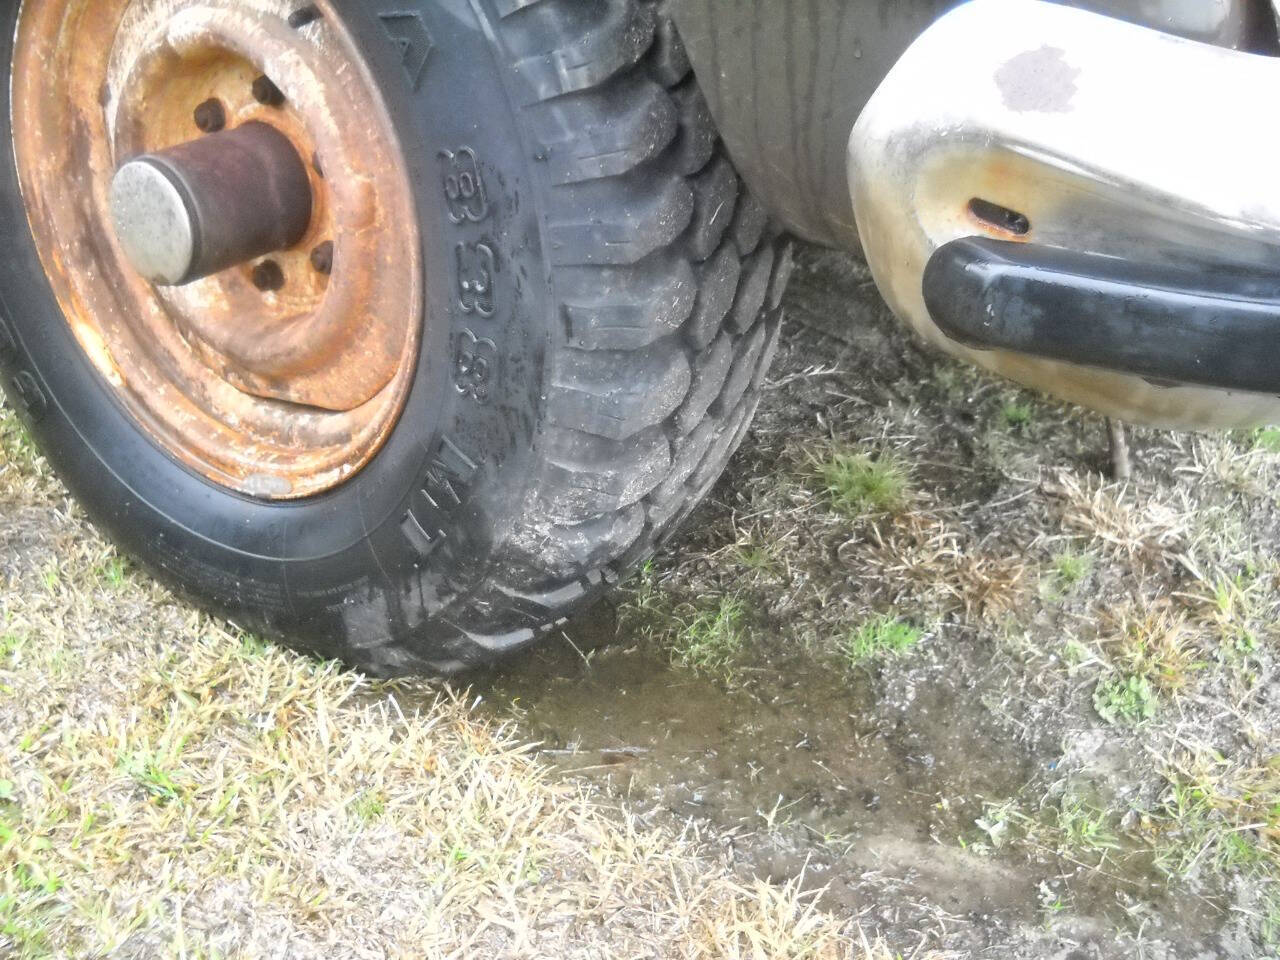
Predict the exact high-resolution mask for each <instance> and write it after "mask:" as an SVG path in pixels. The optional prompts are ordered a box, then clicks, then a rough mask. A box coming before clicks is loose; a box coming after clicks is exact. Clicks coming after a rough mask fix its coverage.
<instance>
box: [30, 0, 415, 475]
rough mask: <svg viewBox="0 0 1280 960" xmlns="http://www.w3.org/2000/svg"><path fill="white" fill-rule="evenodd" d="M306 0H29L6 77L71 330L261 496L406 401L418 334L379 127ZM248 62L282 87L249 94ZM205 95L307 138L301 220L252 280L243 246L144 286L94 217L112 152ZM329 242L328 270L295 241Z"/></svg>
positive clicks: (395, 194)
mask: <svg viewBox="0 0 1280 960" xmlns="http://www.w3.org/2000/svg"><path fill="white" fill-rule="evenodd" d="M313 6H314V9H315V11H316V16H315V17H314V19H313V20H312V21H309V22H310V23H311V25H310V26H309V27H308V29H307V30H305V31H302V30H297V29H293V28H291V27H290V25H289V17H290V15H291V14H292V13H293V12H294V4H290V3H286V2H279V3H276V2H262V3H252V4H250V3H246V2H244V0H198V2H194V3H176V2H174V0H40V2H32V0H28V2H26V3H25V4H24V5H23V9H22V12H21V14H20V19H19V27H18V40H17V44H16V53H15V57H14V66H13V75H12V78H11V94H12V102H13V120H14V123H13V136H14V152H15V155H16V157H17V162H18V172H19V179H20V183H21V186H22V192H23V198H24V200H25V203H26V207H27V213H28V218H29V220H30V223H31V228H32V232H33V235H34V237H35V240H36V244H37V247H38V249H39V252H40V256H41V260H42V263H43V264H44V267H45V270H46V272H47V274H48V276H49V279H50V282H51V284H52V286H53V289H54V291H55V294H56V295H57V297H58V300H59V303H60V305H61V307H62V310H63V313H64V314H65V316H66V318H67V321H68V323H69V324H70V325H71V327H72V329H73V331H74V332H75V334H76V337H77V339H78V341H79V342H80V344H81V346H82V347H83V348H84V350H85V352H86V354H87V355H88V356H89V357H90V359H91V360H92V361H93V363H94V365H95V366H96V367H97V369H98V370H99V371H100V372H101V373H102V375H103V376H104V377H105V378H106V379H107V381H108V382H109V383H110V384H111V385H112V386H113V387H114V388H115V389H116V391H117V393H118V394H119V396H120V398H121V400H122V401H123V402H124V404H125V405H126V407H127V408H128V409H129V410H130V411H131V413H132V414H133V415H134V416H135V417H136V419H137V420H138V421H139V422H140V423H141V424H142V425H143V426H144V428H145V429H146V430H148V431H149V432H150V433H151V434H152V435H153V436H154V437H155V438H156V439H157V440H158V441H159V442H160V443H161V444H162V445H163V446H165V447H166V448H167V449H169V450H170V451H171V452H173V453H174V454H175V455H176V456H178V457H179V458H180V459H181V460H183V461H184V462H185V463H187V464H188V465H190V466H191V467H193V468H194V469H196V470H198V471H199V472H201V473H203V474H204V475H205V476H207V477H209V478H210V479H213V480H215V481H216V482H219V483H221V484H224V485H226V486H230V487H232V488H234V489H237V490H240V491H242V492H245V493H249V494H251V495H254V496H259V497H270V498H287V497H302V496H307V495H311V494H315V493H319V492H322V491H324V490H326V489H330V488H332V487H333V486H335V485H337V484H339V483H341V482H342V481H343V480H345V479H346V478H348V477H349V476H351V475H352V474H353V473H354V472H355V471H357V470H358V469H360V467H361V466H363V465H364V464H365V463H367V462H368V460H369V459H370V458H371V457H372V456H373V454H374V453H375V452H376V451H377V450H378V449H379V447H380V446H381V444H382V443H383V442H384V440H385V438H386V436H387V435H388V434H389V432H390V430H391V427H392V426H393V425H394V423H395V422H396V420H397V419H398V417H399V414H400V412H401V410H402V409H403V406H404V402H405V399H406V398H407V395H408V390H409V385H410V382H411V379H412V376H413V372H414V369H415V366H416V357H417V350H418V344H419V341H420V337H421V324H422V302H423V298H422V283H423V277H422V269H421V256H420V249H421V246H420V243H419V237H418V233H417V220H416V216H415V213H414V206H413V196H412V188H411V185H410V181H409V176H408V172H407V170H406V168H405V164H404V160H403V156H402V153H401V150H400V146H399V143H398V140H397V136H396V132H395V130H394V127H393V125H392V122H391V120H390V117H389V115H388V112H387V110H386V107H385V105H384V104H383V102H382V100H381V98H380V95H379V94H378V91H377V88H376V85H375V83H374V81H373V79H372V76H371V74H370V72H369V70H368V68H367V66H366V65H365V64H364V62H363V61H362V59H361V57H360V54H359V51H358V48H357V46H356V44H355V43H354V41H353V39H352V38H351V37H350V36H349V35H348V34H347V32H346V31H345V29H344V28H343V25H342V21H341V18H340V17H338V16H336V15H334V11H333V9H332V6H331V4H329V3H317V4H314V5H313ZM261 77H265V78H269V81H270V83H271V84H272V85H273V86H274V87H275V88H276V89H278V90H279V91H280V94H281V97H282V99H281V100H280V101H279V103H277V104H275V105H268V104H264V103H262V102H260V99H259V97H258V96H256V95H255V89H254V86H255V81H256V80H258V78H261ZM264 90H265V87H263V86H262V85H261V84H259V88H258V90H257V93H258V94H261V93H263V92H264ZM267 99H271V100H274V99H275V98H273V97H269V98H267ZM215 101H216V102H217V103H218V104H220V105H221V107H222V110H223V112H224V117H223V118H222V119H223V123H224V124H225V128H226V129H227V130H235V129H237V128H239V127H242V126H244V125H246V124H249V123H253V122H261V123H266V124H270V125H271V126H272V127H273V128H274V129H275V130H276V131H278V132H279V133H281V134H283V135H284V136H285V137H286V138H288V140H289V141H290V143H291V144H292V146H293V148H294V150H295V151H296V154H297V156H299V157H304V158H312V157H316V156H323V157H324V158H325V168H326V172H327V173H328V176H327V177H325V176H322V175H321V174H320V173H319V171H318V170H317V169H316V168H315V166H314V165H310V164H308V165H304V166H305V167H306V171H307V177H308V180H309V181H310V189H311V194H312V198H313V204H312V214H311V219H310V223H309V225H308V226H307V228H306V230H305V231H304V232H303V234H302V236H301V237H300V239H298V241H297V242H296V243H294V244H293V245H292V246H289V247H288V248H287V249H284V250H279V251H276V252H273V253H272V254H271V257H270V259H271V262H272V263H274V264H275V266H276V268H277V269H278V270H279V273H280V276H279V278H278V280H279V282H278V283H276V282H275V280H276V278H274V277H273V278H272V280H273V282H272V283H270V284H267V286H268V287H269V288H271V289H267V290H262V289H259V287H258V286H257V285H255V283H254V280H255V276H254V275H255V272H256V271H258V269H259V267H260V266H261V264H262V261H257V262H252V263H244V264H241V265H238V266H234V267H231V268H229V269H226V270H223V271H221V272H219V273H216V274H214V275H212V276H209V277H206V278H204V279H201V280H198V281H196V282H194V283H191V284H188V285H186V286H181V287H160V286H154V285H152V284H150V283H148V282H147V281H145V280H144V279H143V278H142V277H141V276H139V275H138V274H137V272H136V271H134V270H133V269H131V266H130V263H129V261H128V259H127V258H126V257H125V256H124V254H123V251H122V249H121V247H120V244H119V242H118V240H117V238H116V237H115V235H114V232H113V229H112V226H111V219H110V209H109V192H110V186H111V181H112V178H113V176H114V174H115V172H116V170H117V169H118V168H119V167H120V166H121V165H123V164H124V163H126V162H127V161H129V160H131V159H133V158H135V157H138V156H140V155H142V154H147V153H157V152H160V151H164V150H167V149H169V148H172V147H175V146H177V145H179V144H183V143H186V142H188V141H191V140H193V139H195V138H197V137H199V136H200V134H201V127H202V126H204V125H211V126H216V125H217V124H216V119H217V118H216V117H215V118H211V117H210V116H209V112H210V111H211V110H212V108H211V107H209V106H208V104H210V103H211V102H215ZM202 108H203V113H201V109H202ZM197 114H200V119H197ZM211 119H212V120H214V121H215V122H214V123H212V124H211V123H210V120H211ZM330 242H331V243H332V244H333V246H332V252H331V254H330V261H329V265H330V268H331V269H330V271H329V272H327V273H326V272H324V271H321V270H319V269H317V267H316V266H315V265H314V262H313V254H314V252H315V251H316V250H317V249H318V248H320V247H322V246H323V245H324V244H326V243H330ZM258 279H261V277H259V278H258Z"/></svg>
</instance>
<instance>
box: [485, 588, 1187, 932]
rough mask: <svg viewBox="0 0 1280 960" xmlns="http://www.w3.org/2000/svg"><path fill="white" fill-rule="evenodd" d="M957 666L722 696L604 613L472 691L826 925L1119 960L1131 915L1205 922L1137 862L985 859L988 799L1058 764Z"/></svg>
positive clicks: (981, 679) (563, 765) (819, 673)
mask: <svg viewBox="0 0 1280 960" xmlns="http://www.w3.org/2000/svg"><path fill="white" fill-rule="evenodd" d="M957 653H959V651H948V650H945V649H940V650H935V651H934V652H933V654H932V655H928V656H925V657H923V658H922V659H923V661H924V662H920V663H916V664H915V665H913V666H911V667H910V668H909V669H906V668H904V669H894V670H892V671H886V672H885V673H884V674H883V675H881V674H879V673H878V672H870V671H868V672H856V673H853V674H844V673H839V672H833V671H830V670H824V669H822V668H821V667H820V665H818V664H816V663H814V662H813V661H812V660H808V659H806V658H803V657H797V658H796V659H795V660H794V661H792V662H787V663H774V664H769V665H767V666H760V667H757V668H755V669H754V670H752V671H750V672H749V675H748V679H747V680H746V681H745V682H743V683H742V685H741V686H740V687H735V688H732V689H731V688H727V687H725V686H722V685H720V684H718V683H716V682H713V681H710V680H706V679H701V678H698V677H696V676H693V675H691V674H689V673H687V672H685V671H683V670H680V669H678V668H674V667H672V665H671V664H670V662H669V659H668V658H667V657H666V656H665V655H664V653H663V652H662V651H660V650H658V649H655V648H654V647H653V646H652V645H651V644H649V643H648V642H646V641H639V640H634V639H630V638H628V637H626V636H625V635H622V636H620V635H618V631H617V627H616V625H615V618H614V616H613V614H612V612H611V611H610V610H608V609H603V608H602V609H598V610H596V611H594V612H593V613H592V614H591V616H590V617H588V618H586V619H585V620H584V621H582V622H580V623H578V624H575V625H574V626H572V627H570V628H569V630H568V631H567V632H566V633H565V635H563V636H562V638H561V640H560V642H559V643H552V644H549V645H548V646H547V647H546V648H545V649H542V650H537V651H534V652H532V653H530V654H529V655H527V656H526V657H524V658H523V659H521V660H518V661H516V662H515V663H513V664H511V665H510V666H509V667H508V668H507V669H506V670H504V671H503V672H501V673H498V674H495V675H493V676H491V677H488V678H484V679H479V680H477V683H476V685H475V686H474V687H473V692H474V693H475V694H477V695H479V696H480V698H481V702H482V704H485V705H487V709H489V710H491V711H493V713H494V714H495V716H497V717H499V718H502V719H510V718H511V717H512V715H513V714H514V715H515V716H516V717H517V718H518V719H519V721H520V724H521V727H522V730H523V731H524V733H525V734H526V735H527V736H529V737H530V738H531V739H533V740H535V741H538V742H539V743H540V748H539V749H540V750H541V753H542V755H543V757H544V759H546V760H547V761H548V762H549V763H551V764H552V765H553V766H554V767H555V768H557V769H558V770H560V771H562V772H564V773H565V774H566V775H574V776H583V777H587V778H590V779H592V780H594V781H596V782H599V783H602V784H604V785H605V786H606V787H607V788H608V789H610V790H612V791H614V792H616V793H617V794H619V795H622V796H625V797H626V798H627V800H628V801H629V806H630V807H631V809H633V810H634V811H636V812H637V813H639V815H640V816H642V817H644V818H646V819H649V818H674V819H675V820H677V821H691V822H692V823H694V824H696V825H699V826H705V827H710V828H711V829H710V830H709V831H708V836H709V837H710V838H711V839H713V840H714V841H715V842H717V843H718V845H719V847H720V849H721V851H722V855H723V856H725V857H726V858H728V859H730V860H731V861H732V862H734V863H735V864H736V865H737V866H739V867H740V868H741V870H742V873H743V874H744V876H751V875H758V876H762V877H767V878H769V879H771V880H774V881H787V880H791V879H794V878H795V877H797V876H803V877H804V880H805V883H806V885H808V886H809V887H811V888H813V889H823V890H824V892H823V894H822V903H823V905H824V906H825V907H827V908H828V909H831V910H835V911H837V912H840V913H842V914H844V915H849V916H854V915H856V916H858V917H859V919H860V922H861V923H862V924H863V926H864V927H865V928H866V929H867V930H868V932H874V933H875V934H878V935H884V936H886V937H889V938H890V939H891V940H901V943H899V944H898V945H899V946H900V947H901V948H907V947H910V946H914V945H916V944H919V943H920V942H922V941H925V942H928V944H929V945H930V946H934V947H944V948H948V949H967V950H973V949H984V950H989V949H992V948H997V949H998V952H994V953H991V952H988V953H984V955H985V956H1048V955H1054V954H1052V953H1044V952H1041V951H1044V950H1046V949H1047V947H1046V943H1045V941H1046V939H1055V938H1058V939H1060V938H1061V936H1062V935H1063V932H1064V930H1066V931H1067V934H1066V942H1070V943H1080V942H1089V943H1091V944H1092V947H1093V950H1092V951H1091V952H1089V953H1085V954H1079V956H1082V957H1084V956H1127V955H1131V954H1130V951H1131V949H1132V944H1122V943H1121V940H1120V939H1117V936H1119V937H1120V938H1121V939H1122V938H1123V936H1124V935H1125V934H1126V933H1131V932H1132V929H1130V928H1133V927H1135V926H1137V925H1141V923H1142V922H1143V921H1146V922H1147V923H1148V924H1150V922H1151V921H1152V919H1153V916H1148V915H1146V911H1145V910H1144V915H1143V916H1142V917H1135V916H1133V915H1132V913H1131V905H1132V904H1133V903H1135V902H1138V900H1139V899H1140V900H1141V902H1143V903H1144V904H1146V905H1152V904H1154V905H1155V909H1154V911H1152V913H1153V914H1154V915H1155V916H1156V917H1169V918H1179V919H1178V920H1177V921H1176V923H1177V924H1178V925H1182V924H1183V923H1188V924H1189V925H1190V926H1191V927H1192V928H1193V929H1194V928H1197V927H1199V924H1198V923H1197V921H1196V920H1194V919H1192V918H1193V917H1195V916H1198V915H1200V914H1202V913H1203V910H1204V909H1206V907H1205V905H1204V904H1201V903H1198V902H1196V901H1194V900H1192V899H1190V898H1183V899H1181V900H1175V899H1173V898H1172V897H1170V895H1169V894H1167V893H1165V892H1164V891H1163V890H1162V888H1161V885H1160V883H1159V881H1158V879H1157V878H1156V877H1155V876H1154V874H1153V873H1152V872H1151V871H1150V869H1149V864H1147V863H1146V862H1145V861H1144V860H1143V859H1142V858H1141V857H1140V856H1139V857H1128V858H1126V857H1124V856H1120V855H1119V854H1117V856H1116V857H1115V858H1114V859H1113V861H1112V862H1111V863H1109V864H1108V865H1107V866H1106V869H1105V870H1098V869H1094V868H1086V867H1085V866H1084V865H1079V864H1072V863H1069V862H1060V861H1059V860H1058V859H1057V858H1055V857H1053V856H1045V857H1038V858H1029V857H1028V856H1027V855H1026V854H1025V852H1018V853H1013V852H1009V851H1000V850H995V849H991V848H990V845H989V844H984V842H983V841H986V840H989V839H990V838H989V837H987V836H986V835H985V834H984V833H983V830H982V828H981V827H978V826H976V825H975V823H976V821H978V820H979V819H981V818H983V816H984V813H988V812H989V809H988V801H997V800H999V799H1002V798H1008V797H1012V796H1016V795H1019V794H1024V793H1026V792H1027V791H1028V790H1029V788H1030V787H1031V786H1032V785H1033V784H1034V783H1036V782H1038V781H1043V780H1045V779H1046V778H1047V777H1048V776H1050V775H1051V773H1052V768H1053V766H1054V765H1056V763H1057V759H1058V757H1059V755H1060V754H1059V752H1058V751H1057V750H1056V749H1051V748H1049V747H1047V746H1044V745H1035V744H1029V743H1028V742H1027V741H1026V739H1025V737H1024V736H1020V735H1019V734H1018V732H1017V731H1016V730H1012V729H1010V728H1009V727H1008V725H1007V724H1004V723H1003V722H1001V721H1000V720H999V719H998V718H997V715H996V714H995V713H993V711H991V710H989V709H987V708H986V707H985V706H984V705H983V703H984V699H985V698H987V697H989V696H991V695H994V694H995V693H996V689H995V686H996V683H997V681H995V680H993V679H991V678H990V676H989V674H990V671H989V670H984V668H983V667H982V665H980V664H977V663H974V662H973V661H972V660H969V659H967V658H966V657H965V656H963V655H959V656H957V655H956V654H957ZM1120 862H1124V863H1125V864H1126V865H1125V867H1124V868H1121V867H1119V866H1117V865H1116V864H1117V863H1120ZM1157 923H1158V925H1159V926H1162V927H1163V926H1164V925H1165V924H1164V922H1163V921H1157ZM1051 928H1053V929H1054V930H1055V931H1056V933H1055V934H1054V936H1052V937H1051V936H1050V930H1051ZM1068 928H1069V929H1068ZM1199 928H1200V929H1203V927H1199ZM907 932H909V934H908V935H907V936H904V933H907ZM1067 955H1069V954H1063V956H1067Z"/></svg>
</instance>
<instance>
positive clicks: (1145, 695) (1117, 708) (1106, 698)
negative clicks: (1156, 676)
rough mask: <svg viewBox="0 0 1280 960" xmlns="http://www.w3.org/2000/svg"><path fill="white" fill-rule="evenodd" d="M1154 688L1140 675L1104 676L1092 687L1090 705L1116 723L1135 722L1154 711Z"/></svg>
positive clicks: (1104, 717)
mask: <svg viewBox="0 0 1280 960" xmlns="http://www.w3.org/2000/svg"><path fill="white" fill-rule="evenodd" d="M1156 705H1157V704H1156V692H1155V689H1154V688H1153V687H1152V686H1151V682H1150V681H1149V680H1148V679H1147V678H1146V677H1142V676H1136V675H1129V676H1110V677H1103V678H1102V679H1101V680H1099V681H1098V685H1097V686H1096V687H1094V688H1093V708H1094V709H1095V710H1097V711H1098V716H1100V717H1102V719H1103V720H1105V721H1107V723H1110V724H1114V725H1116V726H1136V725H1137V724H1139V723H1142V722H1143V721H1144V720H1150V719H1151V718H1152V717H1154V716H1155V715H1156Z"/></svg>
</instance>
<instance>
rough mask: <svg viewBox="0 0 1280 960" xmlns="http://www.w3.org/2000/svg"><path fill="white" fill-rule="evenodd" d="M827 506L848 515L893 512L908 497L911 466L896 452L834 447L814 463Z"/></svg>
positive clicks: (903, 505)
mask: <svg viewBox="0 0 1280 960" xmlns="http://www.w3.org/2000/svg"><path fill="white" fill-rule="evenodd" d="M817 470H818V477H819V479H820V480H821V482H822V485H823V489H824V490H825V492H826V494H827V496H828V498H829V501H830V503H831V506H832V507H833V508H834V509H835V510H836V511H838V512H839V513H841V514H844V515H845V516H848V517H853V518H860V517H865V516H868V515H875V514H886V513H887V514H894V513H899V512H901V511H902V510H903V509H905V508H906V506H907V503H908V502H909V499H910V484H911V470H910V467H909V466H908V465H907V464H906V462H905V461H903V460H902V459H901V458H900V457H899V456H898V455H897V454H895V453H892V452H889V451H885V452H884V453H882V454H880V455H879V456H878V457H872V456H870V455H868V454H865V453H849V452H846V451H841V450H837V451H834V452H832V453H831V454H830V455H829V456H828V457H827V458H826V459H825V460H822V461H820V462H819V463H818V464H817Z"/></svg>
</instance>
